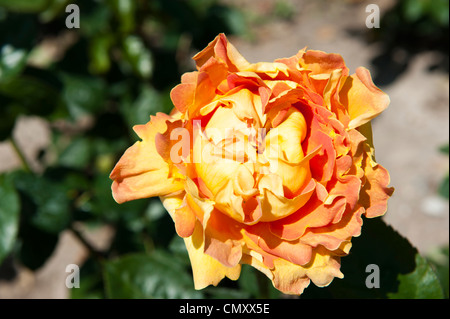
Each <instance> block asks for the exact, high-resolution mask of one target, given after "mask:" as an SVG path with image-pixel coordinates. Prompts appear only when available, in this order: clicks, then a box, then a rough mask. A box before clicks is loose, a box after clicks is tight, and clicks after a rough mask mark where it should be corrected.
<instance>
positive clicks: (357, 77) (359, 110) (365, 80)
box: [339, 67, 390, 129]
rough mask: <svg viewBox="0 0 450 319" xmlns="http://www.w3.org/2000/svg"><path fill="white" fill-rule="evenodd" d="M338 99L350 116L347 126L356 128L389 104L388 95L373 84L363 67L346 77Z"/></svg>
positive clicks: (367, 71)
mask: <svg viewBox="0 0 450 319" xmlns="http://www.w3.org/2000/svg"><path fill="white" fill-rule="evenodd" d="M339 101H340V102H341V103H342V104H343V105H344V106H346V107H347V110H348V114H349V116H350V123H349V124H348V128H349V129H352V128H356V127H359V126H361V125H363V124H365V123H367V122H369V121H370V120H371V119H373V118H374V117H376V116H378V115H379V114H380V113H381V112H383V111H384V110H385V109H386V108H387V107H388V105H389V102H390V100H389V96H388V95H387V94H386V93H384V92H383V91H381V90H380V89H379V88H377V87H376V86H375V84H374V83H373V81H372V77H371V76H370V72H369V70H367V69H366V68H363V67H359V68H357V69H356V73H355V74H353V75H351V76H349V77H347V79H346V81H345V82H344V83H343V85H342V87H341V90H340V92H339Z"/></svg>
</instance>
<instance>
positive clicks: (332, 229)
mask: <svg viewBox="0 0 450 319" xmlns="http://www.w3.org/2000/svg"><path fill="white" fill-rule="evenodd" d="M193 59H194V60H195V62H196V65H197V71H194V72H190V73H186V74H184V75H183V76H182V78H181V84H179V85H177V86H176V87H175V88H174V89H173V90H172V92H171V98H172V101H173V104H174V105H175V108H174V109H173V111H172V112H171V114H170V115H167V114H163V113H158V114H156V115H155V116H151V119H150V121H149V122H148V123H147V124H144V125H136V126H135V127H134V130H135V132H136V133H137V135H138V136H139V137H140V138H141V141H138V142H136V143H135V144H134V145H133V146H131V147H130V148H129V149H128V150H127V151H126V152H125V153H124V155H123V156H122V158H121V159H120V160H119V162H118V163H117V165H116V166H115V168H114V170H113V171H112V172H111V179H112V180H113V184H112V192H113V196H114V198H115V200H116V201H117V202H118V203H123V202H126V201H129V200H134V199H138V198H147V197H153V196H159V197H160V198H161V201H162V203H163V205H164V207H165V208H166V209H167V211H168V212H169V214H170V216H171V217H172V219H173V221H174V223H175V229H176V232H177V234H178V235H179V236H181V237H183V238H184V241H185V244H186V248H187V250H188V252H189V258H190V261H191V264H192V270H193V276H194V283H195V287H196V289H201V288H204V287H206V286H208V285H211V284H212V285H217V284H218V283H219V282H220V281H221V280H222V279H223V278H224V277H225V276H226V277H228V278H230V279H233V280H235V279H237V278H238V277H239V275H240V270H241V264H249V265H251V266H253V267H255V268H256V269H258V270H259V271H261V272H262V273H264V274H265V275H266V276H267V277H268V278H269V279H270V280H272V282H273V285H274V286H275V287H276V288H277V289H279V290H280V291H282V292H284V293H287V294H301V293H302V292H303V290H304V289H305V288H306V287H307V286H308V285H309V283H310V281H312V282H313V283H314V284H315V285H317V286H320V287H322V286H326V285H328V284H330V282H331V281H332V280H333V279H334V277H338V278H342V277H343V274H342V273H341V271H340V258H341V256H345V255H347V254H348V253H349V250H350V247H351V239H352V237H355V236H359V235H360V233H361V227H362V223H363V222H362V215H364V216H365V217H368V218H372V217H377V216H381V215H383V214H384V213H385V212H386V205H387V200H388V198H389V197H390V196H391V195H392V192H393V189H392V188H389V187H388V184H389V174H388V172H387V171H386V169H384V168H383V167H382V166H381V165H379V164H377V163H376V162H375V158H374V149H373V144H372V136H371V135H372V134H371V124H370V120H371V119H373V118H374V117H376V116H377V115H379V114H380V113H381V112H382V111H383V110H384V109H385V108H386V107H387V106H388V104H389V98H388V96H387V95H386V94H385V93H383V92H382V91H381V90H380V89H378V88H377V87H376V86H375V85H374V84H373V82H372V79H371V77H370V74H369V71H368V70H367V69H365V68H358V69H357V70H356V73H355V74H353V75H349V71H348V69H347V67H346V66H345V63H344V61H343V59H342V57H341V56H340V55H338V54H327V53H325V52H321V51H313V50H308V51H306V50H305V49H303V50H300V51H299V52H298V53H297V54H296V55H295V56H293V57H290V58H285V59H279V60H276V61H274V62H273V63H267V62H260V63H255V64H252V63H249V62H247V61H246V60H245V59H244V58H243V57H242V56H241V55H240V54H239V52H238V51H237V50H236V49H235V47H233V45H232V44H231V43H229V42H228V41H227V38H226V37H225V35H223V34H220V35H219V36H217V37H216V39H214V41H212V42H211V43H210V44H209V45H208V46H207V47H206V48H205V49H204V50H203V51H201V52H200V53H198V54H197V55H195V56H194V58H193Z"/></svg>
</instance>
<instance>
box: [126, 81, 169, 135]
mask: <svg viewBox="0 0 450 319" xmlns="http://www.w3.org/2000/svg"><path fill="white" fill-rule="evenodd" d="M164 111H168V110H164V109H163V107H162V99H161V97H160V95H159V94H158V92H157V91H156V90H155V89H153V88H152V87H148V86H142V89H141V91H140V93H139V96H138V97H137V98H136V100H135V101H133V102H131V101H130V99H129V98H128V97H125V98H123V101H122V103H121V105H120V112H121V114H123V116H124V118H125V120H126V122H127V123H128V127H130V128H131V127H133V126H134V125H136V124H145V123H147V122H148V121H150V115H154V114H156V113H157V112H164ZM133 135H134V133H133Z"/></svg>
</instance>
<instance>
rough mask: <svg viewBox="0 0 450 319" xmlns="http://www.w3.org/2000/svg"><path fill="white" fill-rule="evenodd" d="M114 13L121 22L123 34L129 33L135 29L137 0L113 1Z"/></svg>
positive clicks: (120, 27) (120, 28) (120, 26)
mask: <svg viewBox="0 0 450 319" xmlns="http://www.w3.org/2000/svg"><path fill="white" fill-rule="evenodd" d="M111 4H112V7H113V11H114V13H115V15H116V17H117V18H118V20H119V30H120V32H122V33H129V32H132V31H133V30H134V27H135V19H136V15H135V11H136V1H135V0H112V1H111Z"/></svg>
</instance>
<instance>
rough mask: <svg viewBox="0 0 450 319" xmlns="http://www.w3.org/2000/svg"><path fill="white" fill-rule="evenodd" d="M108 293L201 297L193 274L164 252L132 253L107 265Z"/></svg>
mask: <svg viewBox="0 0 450 319" xmlns="http://www.w3.org/2000/svg"><path fill="white" fill-rule="evenodd" d="M104 278H105V283H106V293H107V296H108V297H109V298H113V299H135V298H137V299H142V298H170V299H172V298H200V297H201V296H202V292H200V291H196V290H195V289H194V286H193V281H192V276H191V274H190V273H188V271H186V269H185V268H184V267H183V266H182V265H179V264H177V263H175V262H174V261H173V260H172V258H171V256H170V255H169V254H168V253H167V252H165V251H154V252H153V253H152V254H150V255H146V254H133V255H127V256H123V257H121V258H119V259H117V260H114V261H107V262H105V264H104Z"/></svg>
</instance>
